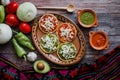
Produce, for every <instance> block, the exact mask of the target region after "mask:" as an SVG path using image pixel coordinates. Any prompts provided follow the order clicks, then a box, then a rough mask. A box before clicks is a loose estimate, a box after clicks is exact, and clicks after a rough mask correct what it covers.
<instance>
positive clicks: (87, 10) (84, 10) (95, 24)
mask: <svg viewBox="0 0 120 80" xmlns="http://www.w3.org/2000/svg"><path fill="white" fill-rule="evenodd" d="M84 12H91V13H92V14H93V15H94V18H95V19H94V21H93V23H91V24H89V25H86V24H84V23H82V21H81V20H80V17H81V15H82V14H83V13H84ZM77 15H78V22H79V24H80V25H81V26H83V27H85V28H91V27H97V26H98V20H97V15H96V13H95V11H93V10H91V9H83V10H78V12H77Z"/></svg>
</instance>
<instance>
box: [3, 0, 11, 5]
mask: <svg viewBox="0 0 120 80" xmlns="http://www.w3.org/2000/svg"><path fill="white" fill-rule="evenodd" d="M1 3H2V4H3V5H4V6H6V5H8V4H9V3H10V0H1Z"/></svg>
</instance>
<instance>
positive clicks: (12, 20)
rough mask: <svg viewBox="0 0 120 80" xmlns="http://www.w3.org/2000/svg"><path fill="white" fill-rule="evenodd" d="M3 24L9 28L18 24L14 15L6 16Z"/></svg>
mask: <svg viewBox="0 0 120 80" xmlns="http://www.w3.org/2000/svg"><path fill="white" fill-rule="evenodd" d="M5 23H6V24H8V25H9V26H17V25H18V24H19V20H18V18H17V16H16V15H14V14H8V15H7V16H6V19H5Z"/></svg>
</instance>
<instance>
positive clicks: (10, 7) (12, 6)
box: [6, 2, 19, 13]
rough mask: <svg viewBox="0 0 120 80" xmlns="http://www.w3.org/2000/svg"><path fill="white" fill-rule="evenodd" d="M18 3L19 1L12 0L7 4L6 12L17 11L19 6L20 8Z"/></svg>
mask: <svg viewBox="0 0 120 80" xmlns="http://www.w3.org/2000/svg"><path fill="white" fill-rule="evenodd" d="M18 6H19V5H18V3H17V2H11V3H10V4H8V5H7V6H6V12H7V13H16V11H17V8H18Z"/></svg>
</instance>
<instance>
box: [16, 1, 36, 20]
mask: <svg viewBox="0 0 120 80" xmlns="http://www.w3.org/2000/svg"><path fill="white" fill-rule="evenodd" d="M36 15H37V8H36V7H35V5H34V4H32V3H31V2H24V3H22V4H21V5H20V6H19V7H18V9H17V16H18V18H19V19H20V20H21V21H24V22H30V21H32V20H33V19H34V18H35V17H36Z"/></svg>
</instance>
